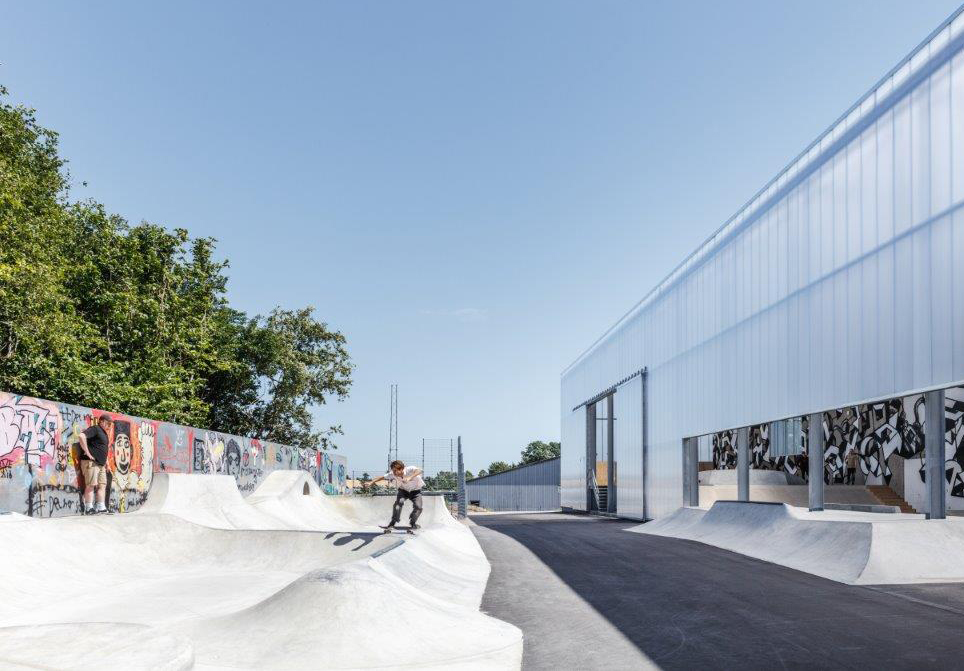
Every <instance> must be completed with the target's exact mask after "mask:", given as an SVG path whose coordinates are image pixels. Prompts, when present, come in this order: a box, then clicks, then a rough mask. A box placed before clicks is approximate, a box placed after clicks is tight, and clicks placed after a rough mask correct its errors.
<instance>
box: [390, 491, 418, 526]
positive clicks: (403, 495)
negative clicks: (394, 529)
mask: <svg viewBox="0 0 964 671" xmlns="http://www.w3.org/2000/svg"><path fill="white" fill-rule="evenodd" d="M406 499H407V500H409V501H411V502H412V514H411V515H410V516H409V518H408V519H409V524H410V525H411V526H413V527H414V526H415V523H416V522H418V517H419V515H421V514H422V490H421V489H416V490H414V491H411V492H409V491H405V490H404V489H399V490H398V494H396V495H395V505H394V506H392V521H391V522H389V525H390V526H395V525H396V524H398V520H400V519H401V517H402V507H403V506H404V505H405V501H406Z"/></svg>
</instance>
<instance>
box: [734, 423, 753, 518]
mask: <svg viewBox="0 0 964 671" xmlns="http://www.w3.org/2000/svg"><path fill="white" fill-rule="evenodd" d="M736 498H737V500H739V501H749V500H750V429H749V427H746V426H744V427H743V428H742V429H738V430H737V432H736Z"/></svg>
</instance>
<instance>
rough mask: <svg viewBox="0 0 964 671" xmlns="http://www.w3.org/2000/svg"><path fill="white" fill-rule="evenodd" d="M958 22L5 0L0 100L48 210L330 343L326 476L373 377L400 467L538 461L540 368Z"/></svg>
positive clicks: (844, 13) (675, 10)
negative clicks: (205, 252)
mask: <svg viewBox="0 0 964 671" xmlns="http://www.w3.org/2000/svg"><path fill="white" fill-rule="evenodd" d="M956 6H957V2H956V0H954V1H942V0H926V1H924V0H922V1H914V2H911V1H909V0H903V1H895V0H850V1H834V2H831V1H830V0H820V1H815V2H792V3H791V2H772V1H762V0H761V1H752V2H730V3H720V2H679V1H676V2H669V1H660V2H644V1H642V0H640V1H637V2H628V1H624V2H613V1H603V2H588V1H586V2H563V1H559V0H553V1H551V2H548V1H546V2H538V1H531V0H527V1H525V2H521V1H520V2H515V3H509V2H487V3H468V2H461V3H459V2H406V3H401V2H387V1H386V2H368V1H352V2H348V1H345V2H340V3H334V2H332V3H322V2H303V3H302V2H284V3H283V2H277V3H267V2H264V3H259V4H251V3H248V4H243V3H234V2H231V3H228V2H205V3H193V2H165V3H154V4H152V5H148V4H146V3H122V2H89V3H76V2H70V3H68V2H59V3H58V2H44V3H7V4H6V5H5V7H4V20H3V22H2V25H0V83H2V84H3V85H5V86H6V87H7V88H8V89H9V90H10V97H11V99H12V100H13V101H16V102H23V103H25V104H27V105H30V106H33V107H36V108H37V110H38V116H39V119H40V121H41V123H43V124H45V125H47V126H49V127H51V128H53V129H55V130H57V131H59V132H60V134H61V147H62V154H63V155H64V156H66V157H67V158H68V159H69V160H70V166H69V167H70V171H71V173H72V176H73V181H74V184H75V187H74V190H73V196H74V197H76V198H83V197H93V198H95V199H97V200H99V201H102V202H104V203H105V204H106V205H107V206H108V208H109V209H110V210H112V211H114V212H117V213H120V214H122V215H124V216H126V217H127V218H128V219H130V220H131V221H132V222H138V221H141V220H147V221H151V222H154V223H159V224H163V225H166V226H169V227H174V226H181V227H185V228H187V229H189V230H190V231H191V232H192V233H193V234H194V235H199V236H200V235H204V236H213V237H215V238H217V239H218V240H219V241H220V242H219V249H220V250H221V254H223V255H224V256H225V257H226V258H228V259H230V262H231V269H230V277H231V281H230V287H229V290H230V295H231V300H232V302H233V303H234V304H235V305H236V306H237V307H239V308H241V309H244V310H246V311H248V312H250V313H264V312H267V311H269V310H270V309H271V308H272V307H274V306H275V305H282V306H285V307H291V308H294V307H299V306H303V305H309V304H310V305H314V306H315V307H316V308H317V310H318V313H319V315H320V316H321V317H322V318H323V319H325V320H326V321H327V322H328V323H329V324H330V325H331V326H332V327H333V328H336V329H339V330H341V331H342V332H344V333H345V335H346V336H347V338H348V343H349V348H350V351H351V354H352V356H353V359H354V362H355V364H356V365H357V370H356V373H355V385H354V389H353V391H352V395H351V398H350V399H349V400H348V401H346V402H344V403H334V404H331V405H329V406H326V407H324V408H322V409H321V410H319V412H318V417H319V420H320V421H321V422H324V423H326V424H327V423H332V422H334V423H341V424H343V426H344V428H345V431H346V435H345V436H344V437H343V438H342V439H341V441H340V446H341V449H342V450H343V451H344V452H345V454H347V456H348V458H349V463H350V467H352V468H357V469H365V470H369V471H372V472H373V471H375V470H377V469H378V468H379V467H380V466H381V465H383V464H384V459H385V453H386V448H387V441H388V406H389V396H388V394H389V385H390V384H391V383H397V384H398V385H399V407H400V416H399V442H400V453H403V454H414V453H417V452H418V451H419V449H420V444H421V439H422V438H423V437H449V436H455V435H457V434H461V435H462V437H463V441H464V444H465V450H466V465H467V467H468V468H470V469H472V470H477V469H478V468H481V467H484V466H485V465H487V464H488V463H489V462H490V461H493V460H495V459H504V460H506V461H513V460H516V459H518V455H519V451H520V449H521V447H522V446H524V445H525V444H526V443H528V442H529V441H530V440H535V439H552V440H558V437H559V374H560V372H561V371H562V369H563V368H565V367H566V366H567V365H568V364H569V363H570V362H571V361H572V360H573V359H574V358H575V357H576V356H577V355H578V354H579V353H580V352H581V351H582V350H583V349H584V348H585V347H586V346H588V345H589V344H590V343H591V342H592V341H593V340H594V339H595V338H596V337H597V336H598V335H599V334H600V333H602V331H603V330H605V329H606V328H607V327H608V326H609V325H610V324H611V323H612V322H613V321H615V320H616V319H617V318H618V317H619V316H620V315H622V314H623V313H624V312H625V311H626V310H627V309H628V308H629V307H631V305H632V304H633V303H635V302H636V301H637V300H638V299H639V298H641V297H642V296H643V294H644V293H645V292H646V291H647V290H648V289H649V288H650V287H652V286H653V285H654V284H656V283H657V282H658V281H659V280H660V279H662V277H663V276H665V275H666V274H667V273H668V272H669V271H670V270H671V269H672V268H673V267H674V266H675V265H676V264H677V263H678V262H679V261H680V260H681V259H682V258H683V257H684V256H685V255H686V254H687V253H688V252H690V251H691V250H692V249H694V248H695V247H696V246H697V245H698V244H699V243H700V242H701V241H702V240H703V239H705V238H706V236H708V235H709V234H710V233H711V232H712V231H713V230H715V229H716V228H717V227H718V226H719V225H720V224H721V223H722V222H723V221H724V220H725V219H726V218H727V217H728V216H729V215H730V214H732V213H733V212H734V211H735V210H736V209H737V208H738V207H739V206H740V205H741V204H742V203H743V202H744V201H745V200H747V199H748V198H749V197H750V196H751V195H752V194H753V193H754V192H755V191H756V190H757V189H758V188H759V187H761V186H762V185H763V184H764V183H765V182H766V181H767V180H768V179H769V178H770V177H772V176H773V175H774V174H775V173H776V172H777V171H778V170H779V169H780V168H781V167H783V166H784V165H785V164H786V163H787V162H788V161H789V160H790V159H791V158H792V157H793V156H795V155H796V154H797V153H798V152H799V151H800V150H802V149H803V148H804V147H805V146H806V145H807V144H808V143H809V142H810V141H811V140H812V139H813V138H814V137H816V136H817V135H818V134H819V133H820V132H821V131H822V130H823V129H824V128H825V127H827V126H828V125H829V124H830V123H831V122H832V121H833V120H835V119H836V118H837V116H839V114H841V113H842V112H843V111H844V110H845V109H846V108H847V107H849V105H850V104H851V103H853V102H854V101H855V100H856V99H857V98H858V97H859V96H860V95H861V94H862V93H863V92H864V91H866V90H867V89H868V88H870V86H871V85H872V84H873V83H874V82H875V81H876V80H877V79H878V78H879V77H880V76H882V75H883V74H884V73H885V72H886V71H887V70H889V69H890V68H891V67H892V66H893V65H894V64H895V63H896V62H897V61H898V60H899V59H900V58H901V57H903V56H904V55H905V54H906V53H907V52H908V51H910V49H912V48H913V47H914V46H916V45H917V43H918V42H920V41H921V40H922V39H923V38H924V37H926V36H927V35H928V34H929V33H930V31H931V30H932V29H933V28H935V27H936V26H937V25H938V24H939V23H940V22H941V21H942V20H943V19H944V18H946V17H947V16H948V15H949V14H950V13H951V12H952V11H953V10H954V9H955V8H956ZM82 181H86V182H87V183H88V186H87V187H82V186H81V182H82Z"/></svg>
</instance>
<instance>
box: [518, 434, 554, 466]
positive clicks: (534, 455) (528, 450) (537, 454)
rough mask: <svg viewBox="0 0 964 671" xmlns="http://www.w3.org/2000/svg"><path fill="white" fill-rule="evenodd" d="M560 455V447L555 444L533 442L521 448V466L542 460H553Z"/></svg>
mask: <svg viewBox="0 0 964 671" xmlns="http://www.w3.org/2000/svg"><path fill="white" fill-rule="evenodd" d="M561 453H562V446H561V445H560V444H559V443H556V442H549V443H544V442H542V441H541V440H534V441H532V442H531V443H529V444H528V445H526V446H525V447H523V448H522V462H521V463H523V464H531V463H533V462H536V461H542V460H543V459H553V458H555V457H558V456H559V455H560V454H561Z"/></svg>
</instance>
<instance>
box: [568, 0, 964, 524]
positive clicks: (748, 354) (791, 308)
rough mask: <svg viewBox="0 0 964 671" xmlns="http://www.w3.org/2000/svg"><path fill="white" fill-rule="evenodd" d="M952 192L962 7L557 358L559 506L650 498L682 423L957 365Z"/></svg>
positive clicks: (957, 237)
mask: <svg viewBox="0 0 964 671" xmlns="http://www.w3.org/2000/svg"><path fill="white" fill-rule="evenodd" d="M962 204H964V14H962V13H961V10H958V12H957V13H955V14H954V16H952V17H951V18H950V19H948V20H947V21H946V22H945V23H944V24H943V25H942V26H940V27H939V28H938V29H937V30H936V31H935V32H934V33H932V35H931V36H930V37H929V38H928V39H927V40H925V41H924V43H922V44H921V45H920V46H919V47H918V48H917V49H915V50H914V51H913V52H912V53H911V54H910V55H909V56H908V57H907V58H905V59H904V60H903V61H902V62H901V63H900V64H899V65H898V66H897V67H895V68H894V69H893V70H892V71H891V72H890V73H888V74H887V75H886V76H885V77H884V78H883V79H882V80H880V82H879V83H878V84H877V85H876V86H874V87H873V88H872V89H871V90H870V91H869V92H868V93H867V94H866V95H865V96H863V97H862V98H861V99H860V100H859V101H858V102H857V103H856V104H855V105H854V106H853V107H852V108H851V109H849V110H848V111H847V112H846V113H844V114H843V115H842V116H841V117H840V118H839V120H838V121H837V122H836V123H834V124H833V125H832V126H831V127H830V128H829V129H828V130H827V131H826V132H825V133H823V135H821V136H820V137H818V138H817V139H816V140H815V141H814V142H813V143H812V144H811V145H810V146H809V147H808V148H807V149H805V150H804V151H803V152H802V153H801V154H800V155H799V156H798V157H797V158H796V159H795V160H794V161H792V162H791V163H790V165H789V166H787V167H786V168H785V169H784V170H783V171H782V172H780V173H779V174H778V175H777V176H776V177H774V178H773V180H772V181H771V182H770V183H769V184H767V185H766V186H765V187H763V188H762V189H761V190H760V191H759V192H758V193H757V194H756V195H755V196H754V197H753V198H752V199H751V200H750V201H749V202H748V203H747V204H746V205H745V206H743V207H742V208H741V209H740V210H739V211H738V212H737V213H736V214H734V215H733V216H732V217H731V218H730V219H729V220H728V221H727V222H726V223H725V224H724V225H723V226H722V227H720V228H719V230H717V231H716V232H715V233H714V234H713V235H712V236H711V237H710V238H709V239H708V240H707V241H706V242H705V243H704V244H703V245H701V246H700V247H699V249H697V250H696V251H694V252H693V253H692V254H691V255H690V256H689V257H688V258H686V259H685V260H684V261H683V262H682V263H681V264H680V265H679V266H678V267H677V268H676V269H675V270H673V272H672V273H670V275H669V276H668V277H667V278H666V279H665V280H664V281H663V282H661V283H660V284H659V285H658V286H657V287H655V288H654V289H653V290H652V291H650V292H649V294H647V295H646V296H645V298H643V299H642V300H641V301H640V302H639V303H638V304H637V305H636V306H635V307H634V308H633V309H632V310H630V312H628V313H627V314H626V315H625V316H624V317H623V318H622V319H620V320H619V321H618V322H617V323H616V324H615V325H613V326H612V327H611V328H610V329H609V330H608V331H606V332H605V334H604V335H603V336H602V337H601V338H600V339H599V340H598V341H596V342H595V343H594V344H593V345H592V346H591V347H590V348H589V349H588V350H586V351H585V352H584V353H583V354H582V355H580V356H579V358H578V359H576V360H575V361H574V362H573V363H572V364H571V365H570V366H569V367H568V368H567V369H566V370H565V371H564V372H563V373H562V381H561V422H562V464H561V483H562V491H561V499H562V506H563V507H564V508H572V509H575V510H587V509H596V510H599V511H601V512H607V511H608V512H610V513H616V514H618V515H620V516H626V517H634V518H640V519H642V518H646V519H650V518H657V517H660V516H663V515H666V514H667V513H669V512H672V511H673V510H675V509H677V508H678V507H679V506H680V505H682V503H683V441H684V439H687V438H694V437H704V439H703V443H701V444H702V445H708V443H707V442H706V441H707V440H709V439H708V438H706V437H708V436H712V437H713V438H712V441H713V444H714V445H716V442H717V436H722V435H725V434H726V433H727V432H729V431H731V430H736V429H740V428H744V427H754V426H757V427H759V426H773V424H771V423H772V422H775V421H777V420H784V419H790V420H793V419H796V418H801V417H804V416H807V415H809V414H811V413H819V412H823V413H837V414H838V415H839V413H841V412H844V413H845V414H847V415H848V416H849V415H850V414H855V415H858V416H859V415H860V414H861V413H864V412H865V411H864V410H863V408H867V410H866V413H868V416H871V415H873V414H874V413H875V412H878V408H881V407H883V408H884V410H883V411H880V412H884V414H885V415H886V413H887V412H890V411H889V410H888V408H891V407H892V406H890V405H886V404H887V403H889V402H894V401H895V400H899V399H904V398H913V395H914V394H919V393H922V392H925V391H928V390H932V389H937V388H941V389H949V388H952V387H955V386H959V385H961V384H962V383H964V208H962ZM953 396H954V394H953V393H951V392H948V399H951V398H952V397H953ZM952 406H953V407H957V406H956V405H954V404H953V403H952V404H949V406H948V408H951V407H952ZM893 407H896V406H893ZM917 408H918V405H917V404H916V403H911V404H910V405H908V406H907V412H908V413H910V415H913V414H914V413H915V412H918V410H917ZM850 409H852V412H851V410H850ZM895 412H896V411H895ZM900 412H904V410H901V411H900ZM948 412H949V413H950V414H949V417H950V419H949V421H952V422H958V424H959V421H960V420H959V418H958V417H957V415H956V414H954V413H952V411H951V410H950V409H949V410H948ZM878 414H879V413H878ZM962 414H964V413H962ZM827 416H829V414H828V415H827ZM905 420H906V421H905ZM905 420H899V419H896V420H895V423H894V426H897V424H899V423H900V421H904V423H905V424H906V423H907V422H911V423H912V421H913V417H911V418H910V419H909V420H908V419H906V417H905ZM854 421H855V422H857V424H860V422H861V421H862V422H863V425H864V426H863V429H860V430H868V429H867V426H869V425H870V424H873V421H872V420H868V419H866V418H865V419H863V420H860V419H859V417H858V419H857V420H854ZM881 421H884V422H886V421H888V420H886V417H885V419H884V420H881ZM901 426H904V425H903V424H902V425H901ZM902 431H903V430H902ZM798 433H799V431H798ZM884 434H886V432H884ZM886 435H890V434H886ZM961 435H962V436H964V430H962V431H961ZM720 440H721V441H722V439H720ZM950 440H951V441H957V442H956V443H954V445H956V446H959V445H960V438H958V437H957V434H956V433H955V434H954V435H953V436H952V437H951V438H950ZM878 442H882V441H878ZM858 443H859V441H858ZM782 449H784V451H786V447H784V448H782ZM842 449H846V448H842ZM853 449H863V448H860V445H858V446H857V447H855V448H853ZM875 449H876V448H875ZM881 449H883V448H881ZM902 449H903V448H902ZM908 449H910V448H908ZM708 450H709V448H708V447H707V448H706V449H705V450H702V449H701V452H706V451H708ZM908 454H911V452H908ZM952 455H953V451H951V453H950V454H949V455H948V458H949V459H950V458H951V456H952ZM885 456H886V455H885ZM708 458H709V457H707V456H701V459H708ZM780 458H785V457H780ZM961 458H962V460H964V451H962V457H961ZM883 461H886V459H883ZM875 463H876V462H875ZM878 466H879V467H880V468H881V469H883V470H886V469H887V464H886V463H884V464H878ZM871 468H873V467H871ZM881 472H883V471H881ZM948 477H951V476H950V475H949V476H948ZM954 478H956V476H954ZM955 482H956V480H955ZM961 483H964V480H962V481H961ZM948 486H949V488H950V487H953V486H955V485H954V483H950V482H949V484H948ZM958 489H959V490H960V496H959V497H958V498H961V503H964V484H961V486H960V487H958ZM949 493H950V490H949ZM951 496H952V498H953V497H954V496H957V495H956V494H953V493H951Z"/></svg>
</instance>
